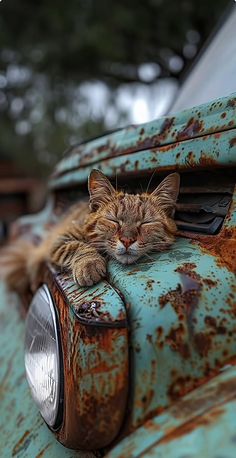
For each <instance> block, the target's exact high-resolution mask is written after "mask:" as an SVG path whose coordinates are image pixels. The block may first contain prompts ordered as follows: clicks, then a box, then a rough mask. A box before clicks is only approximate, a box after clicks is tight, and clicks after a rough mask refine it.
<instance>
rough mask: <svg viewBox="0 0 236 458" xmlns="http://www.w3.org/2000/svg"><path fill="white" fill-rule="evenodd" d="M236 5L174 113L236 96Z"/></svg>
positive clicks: (184, 88)
mask: <svg viewBox="0 0 236 458" xmlns="http://www.w3.org/2000/svg"><path fill="white" fill-rule="evenodd" d="M235 31H236V5H235V4H234V5H233V8H232V10H231V12H230V14H229V15H228V16H227V19H226V21H225V22H224V23H223V25H222V26H221V28H220V29H219V31H218V32H217V33H216V34H215V35H214V37H213V39H212V40H211V42H210V44H209V45H208V47H207V48H206V49H205V50H204V52H203V53H202V55H201V57H200V58H199V60H198V62H197V63H196V65H195V66H194V68H193V70H192V71H191V73H190V75H189V77H188V78H187V80H186V82H185V83H184V85H183V87H182V89H181V91H180V93H179V96H178V97H177V99H176V101H175V103H174V104H173V105H172V107H171V110H170V113H174V112H177V111H181V110H183V109H185V108H191V107H193V106H196V105H200V104H202V103H206V102H209V101H210V100H214V99H216V98H218V97H223V96H227V95H229V94H231V93H232V92H236V39H235Z"/></svg>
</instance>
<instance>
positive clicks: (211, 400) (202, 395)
mask: <svg viewBox="0 0 236 458" xmlns="http://www.w3.org/2000/svg"><path fill="white" fill-rule="evenodd" d="M235 409H236V368H235V361H234V363H233V364H232V365H231V366H228V367H226V368H225V370H224V371H223V372H222V373H221V374H220V375H218V376H216V377H213V378H212V379H211V380H209V381H208V382H207V383H205V384H203V385H202V386H201V387H199V388H197V389H196V390H194V391H192V392H191V393H190V394H188V395H186V396H184V397H183V398H182V399H181V400H180V401H178V402H176V403H175V404H174V405H173V406H172V407H170V408H169V409H167V410H166V411H165V412H163V413H162V414H160V415H157V416H156V417H154V418H152V419H151V420H149V421H147V422H146V423H145V424H144V425H143V426H142V427H140V428H139V429H137V430H136V431H135V432H134V433H133V434H131V435H130V436H128V437H127V438H126V439H124V440H123V441H121V442H120V443H119V445H117V446H116V447H115V448H114V449H113V450H112V451H111V452H110V453H108V454H107V455H106V458H126V457H129V458H141V457H145V458H148V457H158V458H159V457H160V458H167V457H168V458H183V457H186V458H187V457H189V458H190V457H191V458H201V457H207V458H216V457H223V456H224V457H226V456H227V458H234V457H235V446H236V445H235V444H236V434H235V430H236V415H235Z"/></svg>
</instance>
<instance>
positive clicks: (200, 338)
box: [193, 332, 212, 356]
mask: <svg viewBox="0 0 236 458" xmlns="http://www.w3.org/2000/svg"><path fill="white" fill-rule="evenodd" d="M193 341H194V346H195V348H196V350H197V352H198V353H199V355H200V356H207V355H208V352H209V350H210V349H211V344H212V342H211V337H210V336H209V335H208V334H205V333H204V332H198V333H197V334H195V336H194V339H193Z"/></svg>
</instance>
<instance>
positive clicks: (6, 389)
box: [0, 283, 95, 458]
mask: <svg viewBox="0 0 236 458" xmlns="http://www.w3.org/2000/svg"><path fill="white" fill-rule="evenodd" d="M0 297H1V300H0V342H1V345H0V405H1V416H0V437H1V453H0V454H1V458H9V457H10V456H11V457H16V458H32V457H35V458H49V457H50V458H52V457H57V458H60V457H63V458H93V457H94V456H95V455H94V454H93V453H90V452H75V451H73V450H69V449H66V448H65V447H63V446H62V445H61V444H59V442H57V441H56V440H55V437H54V435H53V434H52V432H51V431H50V430H49V429H48V428H47V426H46V425H45V423H44V421H43V419H42V418H41V416H40V414H39V412H38V409H37V407H36V405H35V404H34V402H33V400H32V398H31V396H30V391H29V387H28V384H27V382H26V377H25V369H24V334H25V329H24V328H25V326H24V320H22V317H21V315H20V313H19V310H20V307H19V301H18V300H17V298H16V296H15V295H9V294H6V291H5V289H4V285H3V284H2V283H0Z"/></svg>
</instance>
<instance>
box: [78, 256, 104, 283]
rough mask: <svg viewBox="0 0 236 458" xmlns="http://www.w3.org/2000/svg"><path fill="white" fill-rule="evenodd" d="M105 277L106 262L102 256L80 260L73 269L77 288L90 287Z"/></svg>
mask: <svg viewBox="0 0 236 458" xmlns="http://www.w3.org/2000/svg"><path fill="white" fill-rule="evenodd" d="M105 276H106V261H105V259H103V258H102V256H99V257H96V258H92V257H91V258H88V259H81V260H80V261H79V262H78V263H76V264H75V265H74V267H73V277H74V280H75V282H76V283H78V285H79V286H92V285H95V284H96V283H98V282H99V281H100V280H102V278H104V277H105Z"/></svg>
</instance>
